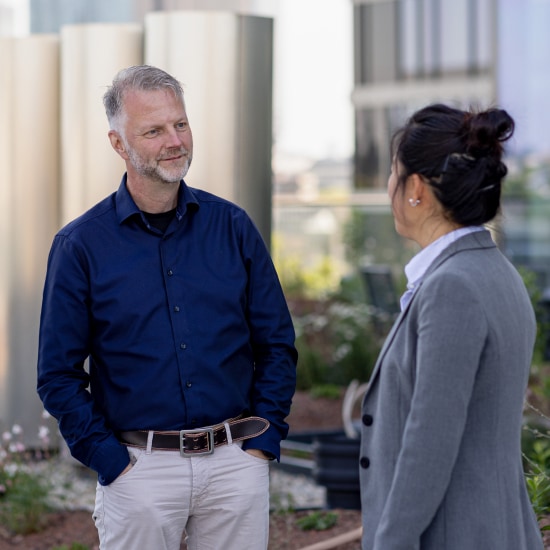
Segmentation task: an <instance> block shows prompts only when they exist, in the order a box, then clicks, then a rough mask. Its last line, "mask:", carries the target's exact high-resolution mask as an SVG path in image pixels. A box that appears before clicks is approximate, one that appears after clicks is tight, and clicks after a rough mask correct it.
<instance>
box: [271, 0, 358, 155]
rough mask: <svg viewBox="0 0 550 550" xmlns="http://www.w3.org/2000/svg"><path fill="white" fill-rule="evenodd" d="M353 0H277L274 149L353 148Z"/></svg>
mask: <svg viewBox="0 0 550 550" xmlns="http://www.w3.org/2000/svg"><path fill="white" fill-rule="evenodd" d="M352 8H353V6H352V1H351V0H279V9H278V12H277V16H276V20H275V71H274V73H275V74H274V80H275V84H274V93H275V100H274V102H275V105H274V110H275V115H274V128H275V139H276V148H277V149H278V150H279V151H280V152H283V153H290V154H302V155H305V156H310V157H314V158H325V157H343V156H344V157H345V156H351V155H352V153H353V141H354V137H353V107H352V104H351V99H350V97H351V92H352V89H353V55H352V51H353V34H352V33H353V22H352Z"/></svg>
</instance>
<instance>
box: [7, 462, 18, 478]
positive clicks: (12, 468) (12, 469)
mask: <svg viewBox="0 0 550 550" xmlns="http://www.w3.org/2000/svg"><path fill="white" fill-rule="evenodd" d="M18 469H19V468H18V466H17V464H14V463H13V462H11V463H10V464H6V465H5V466H4V471H5V472H6V474H8V476H9V477H13V476H14V475H15V474H16V473H17V470H18Z"/></svg>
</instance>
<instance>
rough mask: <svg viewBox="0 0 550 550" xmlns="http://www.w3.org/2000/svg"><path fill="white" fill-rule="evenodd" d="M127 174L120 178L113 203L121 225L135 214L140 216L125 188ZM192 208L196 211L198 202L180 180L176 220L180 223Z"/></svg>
mask: <svg viewBox="0 0 550 550" xmlns="http://www.w3.org/2000/svg"><path fill="white" fill-rule="evenodd" d="M126 180H127V174H124V176H122V181H121V182H120V186H119V188H118V190H117V192H116V196H115V203H116V212H117V217H118V223H123V222H124V221H126V220H127V219H128V218H130V217H131V216H134V215H135V214H138V215H141V211H140V209H139V208H138V206H137V205H136V203H135V202H134V199H133V198H132V196H131V195H130V192H129V191H128V188H127V187H126ZM190 206H193V208H194V209H198V207H199V202H198V200H197V198H196V197H195V194H194V193H193V191H192V190H191V189H190V188H189V187H187V185H186V183H185V182H184V181H183V180H181V182H180V187H179V191H178V204H177V206H176V218H177V219H178V221H180V220H181V219H182V218H183V216H184V215H185V213H186V212H187V209H188V208H189V207H190Z"/></svg>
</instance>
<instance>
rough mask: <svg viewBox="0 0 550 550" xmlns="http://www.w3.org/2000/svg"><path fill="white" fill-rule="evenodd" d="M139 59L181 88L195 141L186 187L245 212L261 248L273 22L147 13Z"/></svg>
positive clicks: (267, 210) (266, 222)
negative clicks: (172, 78)
mask: <svg viewBox="0 0 550 550" xmlns="http://www.w3.org/2000/svg"><path fill="white" fill-rule="evenodd" d="M145 62H146V63H148V64H150V65H156V66H158V67H160V68H162V69H164V70H166V71H168V72H169V73H171V74H172V75H174V76H175V77H176V78H177V79H178V80H180V82H181V83H182V84H183V86H184V91H185V101H186V107H187V114H188V116H189V121H190V124H191V129H192V130H193V137H194V144H195V148H194V156H193V164H192V166H191V169H190V170H189V174H188V176H187V178H186V181H187V183H188V184H189V185H191V186H193V187H200V188H202V189H205V190H207V191H210V192H212V193H215V194H217V195H220V196H222V197H225V198H227V199H229V200H231V201H234V202H236V203H237V204H239V205H240V206H242V207H243V208H245V209H246V210H247V212H248V213H249V214H250V216H251V217H252V219H253V220H254V222H255V223H256V225H257V226H258V228H259V230H260V232H261V233H262V235H263V237H264V240H265V242H266V243H267V244H268V246H269V244H270V234H271V183H272V174H271V148H272V103H273V99H272V80H273V20H272V19H271V18H268V17H256V16H249V15H240V14H235V13H229V12H218V11H203V12H201V11H174V12H152V13H149V14H147V15H146V17H145Z"/></svg>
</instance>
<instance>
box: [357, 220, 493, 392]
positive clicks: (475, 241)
mask: <svg viewBox="0 0 550 550" xmlns="http://www.w3.org/2000/svg"><path fill="white" fill-rule="evenodd" d="M495 246H496V245H495V243H494V241H493V239H492V238H491V234H490V233H489V231H487V230H484V231H477V232H475V233H469V234H467V235H465V236H464V237H461V238H460V239H458V240H456V241H455V242H454V243H452V244H450V245H449V246H448V247H447V248H446V249H445V250H443V252H441V254H440V255H439V256H438V257H437V258H436V259H435V260H434V261H433V262H432V263H431V265H430V267H429V268H428V269H427V271H426V273H425V275H424V277H422V280H421V281H420V283H419V284H418V287H417V289H416V291H415V292H414V294H413V296H412V298H411V299H410V300H409V303H408V304H407V305H406V306H405V309H404V310H403V311H402V312H401V313H400V314H399V316H398V317H397V319H396V320H395V323H394V324H393V326H392V328H391V330H390V332H389V334H388V336H387V337H386V340H385V341H384V344H383V346H382V349H381V350H380V353H379V355H378V359H377V360H376V363H375V364H374V368H373V370H372V374H371V376H370V379H369V384H368V387H367V391H366V392H365V395H368V393H369V391H370V389H371V387H372V382H373V381H374V380H375V378H376V377H377V375H378V373H379V372H380V366H381V364H382V361H383V359H384V356H385V355H386V353H387V351H388V349H389V348H390V346H391V343H392V342H393V339H394V338H395V335H396V334H397V331H398V329H399V327H400V326H401V324H402V323H403V320H404V319H405V317H406V315H407V312H408V311H409V308H410V307H411V304H412V302H413V301H414V299H415V297H416V295H417V294H418V291H419V290H420V288H421V286H422V284H423V283H424V281H425V280H426V278H427V277H428V276H429V275H430V274H431V273H433V272H434V271H435V270H436V269H437V268H438V267H439V266H440V265H441V264H443V263H444V262H445V261H446V260H447V259H449V258H450V257H451V256H454V255H455V254H457V253H459V252H462V251H463V250H472V249H476V248H494V247H495Z"/></svg>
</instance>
